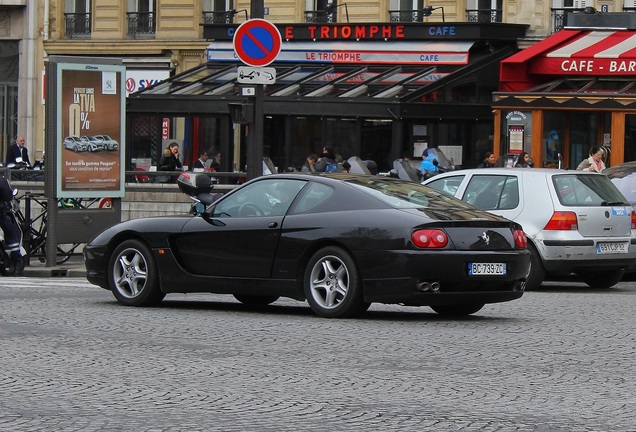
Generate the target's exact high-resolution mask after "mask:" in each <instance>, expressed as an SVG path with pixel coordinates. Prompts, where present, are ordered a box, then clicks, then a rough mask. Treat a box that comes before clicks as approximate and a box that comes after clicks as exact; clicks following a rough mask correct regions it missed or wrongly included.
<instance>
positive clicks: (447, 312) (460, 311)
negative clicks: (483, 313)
mask: <svg viewBox="0 0 636 432" xmlns="http://www.w3.org/2000/svg"><path fill="white" fill-rule="evenodd" d="M429 307H430V308H431V309H433V310H434V311H435V312H436V313H438V314H439V315H443V316H453V317H460V316H467V315H471V314H474V313H475V312H479V311H480V310H481V308H483V307H484V303H477V304H457V305H443V306H429Z"/></svg>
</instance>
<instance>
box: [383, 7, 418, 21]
mask: <svg viewBox="0 0 636 432" xmlns="http://www.w3.org/2000/svg"><path fill="white" fill-rule="evenodd" d="M389 20H390V21H391V22H422V21H424V13H423V12H422V10H421V9H420V10H390V11H389Z"/></svg>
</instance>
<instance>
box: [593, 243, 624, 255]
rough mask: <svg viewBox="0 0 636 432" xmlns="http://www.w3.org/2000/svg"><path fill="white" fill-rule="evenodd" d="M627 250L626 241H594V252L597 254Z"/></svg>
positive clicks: (617, 252)
mask: <svg viewBox="0 0 636 432" xmlns="http://www.w3.org/2000/svg"><path fill="white" fill-rule="evenodd" d="M627 252H629V244H628V243H627V242H603V243H596V253H599V254H619V253H627Z"/></svg>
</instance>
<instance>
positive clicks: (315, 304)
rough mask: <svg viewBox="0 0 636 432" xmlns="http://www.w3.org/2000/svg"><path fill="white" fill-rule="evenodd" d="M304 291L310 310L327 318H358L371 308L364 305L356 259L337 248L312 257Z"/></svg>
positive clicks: (325, 249)
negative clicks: (357, 316)
mask: <svg viewBox="0 0 636 432" xmlns="http://www.w3.org/2000/svg"><path fill="white" fill-rule="evenodd" d="M304 289H305V297H306V298H307V302H308V303H309V307H311V309H312V310H313V311H314V312H315V313H316V315H319V316H322V317H325V318H347V317H352V316H356V315H359V314H361V313H363V312H364V311H366V310H367V309H368V308H369V306H370V305H371V304H370V303H368V302H365V301H364V297H363V293H362V281H361V278H360V274H359V271H358V268H357V266H356V263H355V262H354V261H353V258H351V256H350V255H349V254H348V253H347V252H345V251H344V250H343V249H341V248H339V247H335V246H329V247H325V248H323V249H321V250H319V251H318V252H316V253H315V254H314V255H313V256H312V257H311V259H310V260H309V263H308V264H307V269H306V270H305V277H304Z"/></svg>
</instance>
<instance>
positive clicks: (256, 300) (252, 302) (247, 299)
mask: <svg viewBox="0 0 636 432" xmlns="http://www.w3.org/2000/svg"><path fill="white" fill-rule="evenodd" d="M234 298H235V299H237V300H238V301H240V302H241V303H243V304H244V305H248V306H266V305H268V304H270V303H274V302H275V301H276V300H278V296H273V295H272V296H264V295H263V296H261V295H247V294H234Z"/></svg>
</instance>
